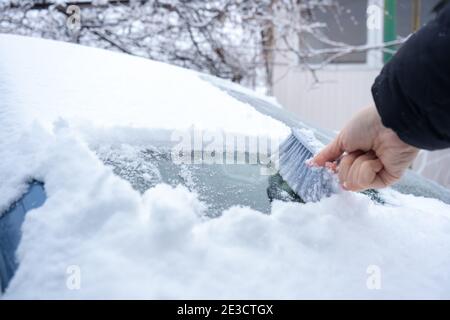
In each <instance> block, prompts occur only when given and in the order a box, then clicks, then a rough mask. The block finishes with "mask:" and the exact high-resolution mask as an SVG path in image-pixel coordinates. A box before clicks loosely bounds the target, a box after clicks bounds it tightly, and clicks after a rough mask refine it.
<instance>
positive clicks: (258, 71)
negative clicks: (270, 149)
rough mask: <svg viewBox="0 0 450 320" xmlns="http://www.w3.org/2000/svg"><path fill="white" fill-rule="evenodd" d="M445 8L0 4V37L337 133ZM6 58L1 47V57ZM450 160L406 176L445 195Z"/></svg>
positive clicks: (410, 3)
mask: <svg viewBox="0 0 450 320" xmlns="http://www.w3.org/2000/svg"><path fill="white" fill-rule="evenodd" d="M448 2H450V1H449V0H251V1H248V0H210V1H206V0H148V1H145V0H129V1H125V0H123V1H120V0H109V1H108V0H93V1H88V0H79V1H64V0H55V1H43V0H34V1H32V0H22V1H19V0H0V33H13V34H20V35H27V36H33V37H41V38H47V39H55V40H60V41H68V42H73V43H79V44H82V45H87V46H93V47H98V48H104V49H108V50H114V51H119V52H123V53H126V54H131V55H136V56H141V57H145V58H149V59H153V60H158V61H163V62H167V63H170V64H174V65H178V66H182V67H185V68H189V69H194V70H197V71H201V72H205V73H208V74H211V75H214V76H217V77H220V78H224V79H229V80H231V81H233V82H236V83H240V84H242V85H244V86H246V87H249V88H251V89H254V90H256V91H258V92H260V93H263V94H267V95H272V96H275V98H276V99H277V100H278V101H279V102H280V104H281V105H282V106H283V107H284V108H286V109H288V110H290V111H291V112H293V113H295V114H297V115H298V116H299V117H300V118H301V119H303V120H304V121H306V122H309V123H311V124H315V125H316V126H319V127H322V128H325V129H330V130H339V129H340V128H341V127H342V126H343V125H344V124H345V122H346V121H348V120H349V117H351V116H352V114H353V113H354V112H356V111H357V110H358V109H360V108H362V107H365V106H368V105H369V104H371V103H373V101H372V97H371V92H370V88H371V85H372V83H373V81H374V79H375V77H376V76H377V75H378V73H379V72H380V70H381V68H382V67H383V65H384V64H385V63H387V62H388V61H389V59H390V58H391V57H392V55H393V54H395V51H396V50H397V49H398V48H399V46H401V44H402V43H403V42H404V41H405V40H406V39H407V38H408V36H409V35H410V34H412V33H413V32H415V31H416V30H418V29H419V28H420V27H421V26H423V25H424V24H426V23H427V22H428V21H430V20H431V19H433V18H434V17H435V16H436V14H437V13H438V12H439V10H441V9H442V7H443V6H445V5H446V4H447V3H448ZM1 50H8V48H1ZM411 125H414V124H411ZM449 165H450V151H439V152H422V153H421V154H420V156H419V158H418V159H417V161H416V163H415V164H414V168H413V169H414V170H416V171H418V172H419V173H421V174H422V175H424V176H426V177H428V178H431V179H433V180H435V181H436V182H438V183H440V184H442V185H444V186H446V187H450V170H448V167H449Z"/></svg>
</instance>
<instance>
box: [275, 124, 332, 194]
mask: <svg viewBox="0 0 450 320" xmlns="http://www.w3.org/2000/svg"><path fill="white" fill-rule="evenodd" d="M308 133H309V132H306V131H304V130H299V129H296V128H293V129H292V133H291V134H290V135H289V137H288V138H287V139H286V140H285V141H284V142H282V143H281V144H280V147H279V168H280V171H279V173H280V175H281V176H282V177H283V179H284V180H285V181H286V182H287V184H288V185H289V187H291V189H292V190H293V191H294V192H295V193H297V195H298V196H299V197H300V198H302V200H303V201H305V202H317V201H319V200H320V199H322V198H324V197H329V196H330V195H332V194H333V193H335V190H336V182H335V179H334V177H333V174H332V173H331V172H330V171H329V170H328V169H326V168H323V167H314V166H310V165H308V164H307V160H309V159H311V158H313V157H314V155H315V154H316V153H317V152H318V151H319V148H320V146H321V144H320V142H318V141H317V140H316V138H315V137H314V136H313V135H312V134H308Z"/></svg>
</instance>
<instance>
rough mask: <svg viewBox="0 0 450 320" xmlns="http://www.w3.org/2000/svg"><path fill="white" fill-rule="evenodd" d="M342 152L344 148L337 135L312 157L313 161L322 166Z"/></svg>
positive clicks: (335, 158)
mask: <svg viewBox="0 0 450 320" xmlns="http://www.w3.org/2000/svg"><path fill="white" fill-rule="evenodd" d="M343 153H344V150H343V148H342V146H341V142H340V138H339V137H337V138H336V139H335V140H334V141H333V142H331V143H330V144H329V145H327V146H326V147H325V148H324V149H323V150H322V151H320V152H319V153H318V154H317V155H316V156H315V157H314V159H313V163H314V164H316V165H317V166H319V167H323V166H325V165H326V163H327V162H333V161H335V160H337V159H338V158H339V157H340V156H341V155H342V154H343Z"/></svg>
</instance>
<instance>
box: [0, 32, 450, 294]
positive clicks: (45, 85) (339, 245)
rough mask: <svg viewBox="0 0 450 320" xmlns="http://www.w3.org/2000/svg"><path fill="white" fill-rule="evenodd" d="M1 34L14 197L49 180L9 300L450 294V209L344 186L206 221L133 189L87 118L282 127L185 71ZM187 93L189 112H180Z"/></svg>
mask: <svg viewBox="0 0 450 320" xmlns="http://www.w3.org/2000/svg"><path fill="white" fill-rule="evenodd" d="M0 46H1V47H2V48H8V50H3V51H2V52H1V53H0V63H2V69H4V70H5V73H2V74H1V75H0V96H1V99H0V159H2V161H1V162H0V181H2V183H1V184H0V194H1V195H2V196H1V198H0V207H1V208H5V207H7V206H8V204H9V203H11V202H12V201H13V200H14V199H17V198H18V197H19V196H20V194H21V193H22V192H23V191H24V190H25V182H26V181H27V180H28V179H30V178H35V179H39V180H42V181H45V188H46V193H47V197H48V198H47V200H46V202H45V204H44V205H43V206H42V207H40V208H38V209H35V210H32V211H30V212H29V214H28V215H27V217H26V220H25V222H24V224H23V228H22V229H23V237H22V241H21V243H20V246H19V249H18V261H19V268H18V270H17V272H16V274H15V276H14V278H13V279H12V281H11V283H10V285H9V287H8V289H7V291H6V292H5V294H4V296H3V298H57V299H63V298H100V297H101V298H231V297H232V298H279V299H281V298H450V277H449V275H448V266H449V265H450V255H449V254H448V252H450V207H449V206H448V205H446V204H444V203H442V202H440V201H438V200H433V199H425V198H418V197H413V196H408V195H402V194H400V193H397V192H395V191H392V190H387V191H383V192H382V194H383V198H384V200H385V202H386V203H385V205H380V204H377V203H374V202H372V201H371V200H370V199H369V198H368V197H366V196H364V195H360V194H354V193H348V192H342V193H340V194H337V195H334V196H332V197H331V198H328V199H324V200H322V201H321V202H319V203H311V204H306V205H304V204H299V203H293V202H279V201H275V202H274V203H273V206H272V211H271V214H269V215H267V214H262V213H261V212H258V211H256V210H253V209H250V208H247V207H232V208H230V209H228V210H226V211H224V212H223V213H222V215H221V216H220V217H217V218H208V217H206V216H205V215H204V212H205V210H206V208H205V204H204V203H202V202H201V201H199V200H198V197H197V195H196V194H195V193H193V192H190V191H189V190H188V189H186V188H185V187H181V186H178V187H173V186H168V185H165V184H158V185H156V186H155V187H154V188H150V189H149V190H147V191H145V192H144V193H143V194H141V193H139V192H138V191H136V190H134V189H133V188H132V187H131V185H130V184H129V183H128V182H126V181H125V180H122V179H121V178H119V177H118V176H116V175H115V174H114V173H113V171H112V169H111V168H110V167H108V166H106V165H105V164H104V163H103V162H101V161H100V160H99V158H98V157H97V156H96V154H95V153H94V152H93V151H92V149H91V148H90V147H89V143H88V142H87V140H86V135H88V134H89V132H98V131H85V132H83V134H81V133H80V130H81V129H79V127H78V124H80V123H82V122H83V121H90V122H91V123H90V125H91V126H93V127H96V128H99V130H100V129H102V128H104V127H114V126H118V127H120V128H121V129H120V130H121V131H120V132H124V131H125V132H126V131H127V129H126V128H127V127H130V128H136V127H147V126H148V127H152V126H153V127H156V128H169V127H170V126H181V125H183V121H182V120H183V119H182V118H183V117H185V119H189V121H190V120H191V119H193V120H195V121H197V124H198V125H199V126H205V127H208V126H211V125H212V123H214V125H215V126H218V125H223V126H228V125H229V126H230V127H231V128H232V130H235V131H241V130H242V131H243V132H244V133H248V132H249V131H252V132H257V133H264V132H265V131H268V132H271V133H272V134H280V135H281V134H284V133H285V130H286V128H285V127H284V125H282V124H281V123H278V122H276V121H275V120H273V119H271V118H267V117H263V116H262V115H259V114H258V113H255V112H253V111H252V110H253V109H251V108H250V107H248V106H246V105H243V104H240V103H239V102H237V101H234V100H233V99H231V98H230V97H228V96H227V95H226V94H224V93H222V92H221V91H220V90H216V89H214V87H212V86H209V85H207V84H204V83H203V82H201V81H199V82H198V81H197V80H194V79H196V78H195V77H194V76H193V75H192V73H190V72H187V71H184V70H180V69H178V68H174V67H169V66H165V65H162V64H158V63H154V62H148V61H146V60H142V59H135V58H131V57H125V56H122V55H119V54H113V53H107V52H104V51H99V50H95V49H87V48H77V47H73V46H70V45H67V44H58V43H55V42H48V41H39V40H31V39H24V38H15V37H10V36H0ZM44 52H45V53H46V54H44ZM37 57H39V59H38V58H37ZM75 57H76V58H75ZM28 60H30V61H28ZM51 63H54V64H55V66H52V65H51ZM113 70H116V71H113ZM117 70H118V71H117ZM69 71H70V72H71V73H70V75H71V77H68V76H67V74H64V73H65V72H69ZM116 72H118V74H119V75H120V76H118V75H117V74H116ZM74 75H77V77H74ZM121 77H122V78H121ZM68 78H71V79H72V80H70V83H68V82H69V80H68ZM91 86H93V88H91ZM61 88H63V89H64V90H62V89H61ZM105 88H107V89H105ZM152 88H153V90H152ZM154 90H155V91H154ZM174 91H176V93H174ZM155 92H156V93H155ZM175 97H176V99H180V100H182V101H183V105H186V106H189V108H188V107H187V108H186V109H183V108H181V109H179V110H178V109H176V108H175V106H174V105H173V101H175V100H176V99H175ZM191 98H192V99H193V100H195V102H190V99H191ZM72 99H73V100H72ZM203 99H204V100H203ZM144 102H145V106H146V107H148V112H147V111H145V110H143V108H142V106H144V104H143V103H144ZM211 103H216V104H217V105H216V106H217V110H216V109H214V112H213V113H214V114H212V115H211V119H212V120H211V121H212V122H210V121H209V120H208V119H207V117H209V114H210V113H209V112H208V109H207V106H210V104H211ZM139 106H140V107H139ZM195 106H198V107H199V108H200V110H201V111H202V112H200V113H198V114H196V113H195ZM190 108H192V110H193V111H192V112H193V113H191V112H190V111H189V112H188V111H187V110H188V109H189V110H190ZM222 108H228V109H227V111H226V112H224V113H221V111H219V110H220V109H222ZM240 108H242V110H241V109H240ZM122 109H123V110H122ZM157 110H159V111H161V113H162V114H163V115H160V114H158V112H157ZM167 110H169V112H167V113H165V111H167ZM128 112H129V113H128ZM203 112H205V113H206V114H207V115H208V116H207V117H206V116H205V115H204V114H203ZM225 113H229V114H230V116H228V117H226V116H224V115H225ZM233 113H235V114H236V115H237V116H236V117H234V116H232V115H233ZM200 114H202V115H203V116H202V117H200V118H199V119H197V118H195V116H200ZM194 115H195V116H194ZM241 117H242V119H241ZM60 118H63V119H64V121H62V120H61V121H60V120H58V119H60ZM249 119H250V120H253V121H254V123H256V125H255V127H252V123H253V121H250V120H249ZM213 120H214V121H215V122H214V121H213ZM55 121H56V122H55ZM244 124H245V125H244ZM263 124H265V125H268V127H263V126H262V125H263ZM259 125H261V127H260V128H258V126H259ZM269 125H270V126H269ZM263 131H264V132H263ZM105 132H106V133H105V134H110V135H111V136H110V139H111V140H114V135H113V132H114V130H109V131H108V130H106V131H105ZM125 136H126V134H125ZM131 136H132V135H131ZM131 136H130V137H131ZM133 137H134V136H133ZM103 138H104V137H103ZM126 138H127V137H125V138H124V137H123V136H121V137H120V139H125V140H126ZM128 138H129V137H128ZM90 139H91V140H95V139H96V137H95V136H91V137H90ZM88 140H89V139H88ZM155 174H156V173H155ZM71 270H78V271H79V276H80V280H81V282H80V287H79V288H78V289H77V290H71V289H73V288H71V286H70V278H69V277H70V275H71Z"/></svg>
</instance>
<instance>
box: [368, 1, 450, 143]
mask: <svg viewBox="0 0 450 320" xmlns="http://www.w3.org/2000/svg"><path fill="white" fill-rule="evenodd" d="M372 95H373V98H374V101H375V104H376V107H377V109H378V112H379V114H380V116H381V119H382V122H383V124H384V126H386V127H388V128H391V129H393V130H394V131H395V132H396V133H397V134H398V136H399V137H400V139H402V140H403V141H404V142H406V143H408V144H410V145H412V146H415V147H418V148H422V149H427V150H437V149H444V148H448V147H450V5H449V6H447V7H446V8H445V9H444V10H443V12H442V13H441V14H440V15H439V16H438V17H437V18H436V19H435V20H433V21H432V22H430V23H428V24H427V25H426V26H425V27H423V28H422V29H421V30H419V31H418V32H416V33H415V34H414V35H412V36H411V37H410V39H409V40H408V41H407V42H406V43H405V44H404V45H403V47H402V48H401V49H400V50H399V51H398V53H397V54H396V55H395V56H394V58H392V60H391V61H390V62H389V63H388V64H387V65H386V66H385V67H384V68H383V70H382V72H381V74H380V75H379V76H378V77H377V79H376V80H375V83H374V85H373V87H372Z"/></svg>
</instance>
